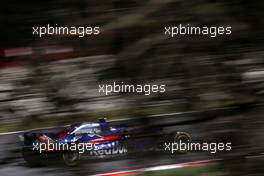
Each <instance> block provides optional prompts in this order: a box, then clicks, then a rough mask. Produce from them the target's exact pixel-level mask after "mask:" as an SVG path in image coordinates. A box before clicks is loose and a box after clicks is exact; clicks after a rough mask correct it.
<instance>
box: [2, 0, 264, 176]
mask: <svg viewBox="0 0 264 176" xmlns="http://www.w3.org/2000/svg"><path fill="white" fill-rule="evenodd" d="M263 5H264V2H262V1H247V0H236V1H230V0H219V1H217V0H196V1H184V0H144V1H142V0H107V1H102V0H99V1H92V0H78V1H70V0H45V1H44V0H42V1H33V0H8V1H7V0H3V1H1V6H0V13H1V15H0V22H1V23H0V29H1V30H0V31H1V32H0V39H1V40H0V112H1V113H0V122H1V125H0V131H1V132H2V135H1V136H0V151H1V155H0V162H1V166H0V175H21V174H22V175H23V174H24V175H30V174H31V175H37V174H40V173H41V174H44V172H45V174H47V175H52V174H54V173H56V174H57V175H58V174H64V175H65V174H69V175H74V174H80V173H81V174H83V173H89V169H91V167H100V163H99V164H96V165H94V166H89V167H90V168H89V167H84V168H75V169H73V170H66V171H65V170H64V169H63V171H62V170H60V169H58V168H49V167H48V168H40V169H36V168H34V169H32V168H27V167H26V166H24V165H23V164H21V163H22V161H21V160H20V159H19V157H18V155H17V154H16V152H13V151H15V150H16V149H17V145H16V144H17V143H16V142H15V141H16V140H17V139H16V138H17V137H16V135H13V134H11V136H9V135H10V134H4V133H5V132H10V131H21V130H27V129H32V128H43V127H50V126H63V125H66V124H70V123H73V122H82V121H93V120H96V119H97V118H99V117H102V116H107V117H108V118H109V119H121V118H122V119H123V118H136V117H150V118H151V117H153V116H158V118H160V121H162V120H163V119H162V118H163V117H164V116H170V117H171V118H174V119H180V120H182V119H183V120H184V119H185V115H181V116H178V115H177V113H178V114H181V112H185V113H187V114H188V113H189V112H192V113H194V114H192V116H194V117H195V116H196V113H197V114H198V115H197V116H199V118H201V117H204V119H205V120H204V121H203V120H202V121H201V122H199V123H188V125H184V124H183V125H181V126H178V127H177V128H183V129H185V130H187V131H190V132H191V133H192V135H194V136H197V137H198V138H205V139H208V138H209V139H213V140H215V141H224V140H226V141H232V143H233V149H234V150H233V151H232V152H229V153H222V154H219V155H214V158H222V159H224V161H223V162H221V163H220V166H219V168H218V169H217V171H214V173H211V175H213V174H214V175H217V174H218V175H231V176H235V175H250V176H251V175H252V176H253V175H254V176H256V175H263V173H264V171H263V163H264V162H263V155H262V154H263V144H264V142H263V124H264V123H263V117H262V113H263V111H264V109H263V93H264V68H263V64H264V51H263V39H264V33H263V28H264V25H263V23H264V19H263V18H262V17H263V15H264V13H263V7H264V6H263ZM47 24H53V25H55V24H58V25H61V26H63V25H65V26H100V29H101V33H100V35H98V36H87V37H83V38H79V37H77V36H45V37H42V38H39V37H36V36H33V35H32V26H42V25H47ZM178 24H192V25H196V26H223V25H226V26H231V27H232V35H229V36H220V37H216V38H210V37H208V36H191V37H190V36H180V37H174V38H167V37H166V36H165V35H164V27H165V26H169V25H178ZM114 81H123V82H125V83H128V84H144V83H148V84H166V93H164V94H151V95H150V96H145V95H138V94H133V93H131V94H129V93H126V94H125V93H120V94H111V95H108V96H106V95H103V94H99V93H98V85H99V84H107V83H110V84H111V83H112V82H114ZM172 114H173V115H172ZM186 121H187V120H186ZM198 155H203V156H202V158H203V159H204V158H206V157H207V156H204V154H198ZM180 157H184V159H183V160H184V161H185V160H186V158H188V157H189V156H180ZM180 157H179V160H181V158H180ZM192 157H193V156H190V157H189V158H190V160H192ZM199 157H200V156H199ZM139 160H140V159H138V160H135V161H133V162H132V163H130V162H131V161H129V162H128V163H127V165H126V167H125V168H126V169H130V168H131V167H130V166H132V165H134V163H140V162H141V164H142V163H143V164H142V165H144V164H145V163H146V162H147V163H148V164H149V163H150V162H151V161H149V160H146V161H139ZM163 160H165V161H166V158H165V159H164V158H163ZM168 160H169V159H168ZM176 160H177V159H176ZM122 163H125V161H123V162H122ZM158 164H159V163H157V165H158ZM102 165H104V166H103V167H102V168H105V169H104V172H107V171H108V170H110V168H115V167H117V165H119V163H116V164H113V163H111V162H110V163H103V164H102ZM121 169H124V168H121ZM91 173H93V172H91ZM163 174H165V175H166V173H165V172H164V173H163ZM207 174H209V173H207ZM185 175H186V174H185Z"/></svg>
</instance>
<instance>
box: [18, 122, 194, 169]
mask: <svg viewBox="0 0 264 176" xmlns="http://www.w3.org/2000/svg"><path fill="white" fill-rule="evenodd" d="M153 131H154V130H153V128H151V130H148V128H147V129H146V128H142V127H131V126H130V127H129V126H127V125H116V126H110V125H109V123H108V122H106V119H100V120H99V122H98V123H92V122H86V123H80V124H73V125H71V126H69V127H66V128H65V129H63V130H62V131H59V132H53V133H46V132H43V133H41V132H37V133H35V132H27V133H24V134H23V135H19V138H20V141H21V142H22V145H23V148H22V156H23V158H24V160H25V161H26V162H27V163H28V164H29V165H30V166H36V165H40V164H41V163H42V161H44V160H46V159H49V158H54V157H55V158H56V159H59V160H62V161H63V162H64V163H65V164H66V165H67V166H76V165H78V163H79V162H80V159H81V158H83V157H85V158H87V157H88V158H89V159H91V158H107V157H116V156H127V155H128V153H129V154H132V153H133V152H135V151H137V152H140V151H148V150H153V149H158V148H159V147H160V145H161V144H162V142H163V141H164V140H165V139H166V138H167V135H165V134H162V133H161V132H160V131H159V130H155V132H153ZM150 134H151V135H150ZM173 140H190V136H189V135H188V134H187V133H182V132H178V133H177V135H176V136H175V134H174V136H173ZM160 149H161V148H160Z"/></svg>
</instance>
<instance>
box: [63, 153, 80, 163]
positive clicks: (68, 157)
mask: <svg viewBox="0 0 264 176" xmlns="http://www.w3.org/2000/svg"><path fill="white" fill-rule="evenodd" d="M62 159H63V161H64V163H65V164H66V165H67V166H77V165H78V164H79V161H80V153H79V152H78V151H66V152H64V153H63V154H62Z"/></svg>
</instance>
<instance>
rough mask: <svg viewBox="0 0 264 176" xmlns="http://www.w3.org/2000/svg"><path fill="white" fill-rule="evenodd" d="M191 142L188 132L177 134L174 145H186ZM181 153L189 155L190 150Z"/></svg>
mask: <svg viewBox="0 0 264 176" xmlns="http://www.w3.org/2000/svg"><path fill="white" fill-rule="evenodd" d="M190 141H191V136H190V135H189V134H188V133H186V132H177V134H176V135H175V137H174V143H178V144H180V143H185V144H188V143H190ZM179 152H180V153H187V152H188V150H187V148H186V150H179Z"/></svg>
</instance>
